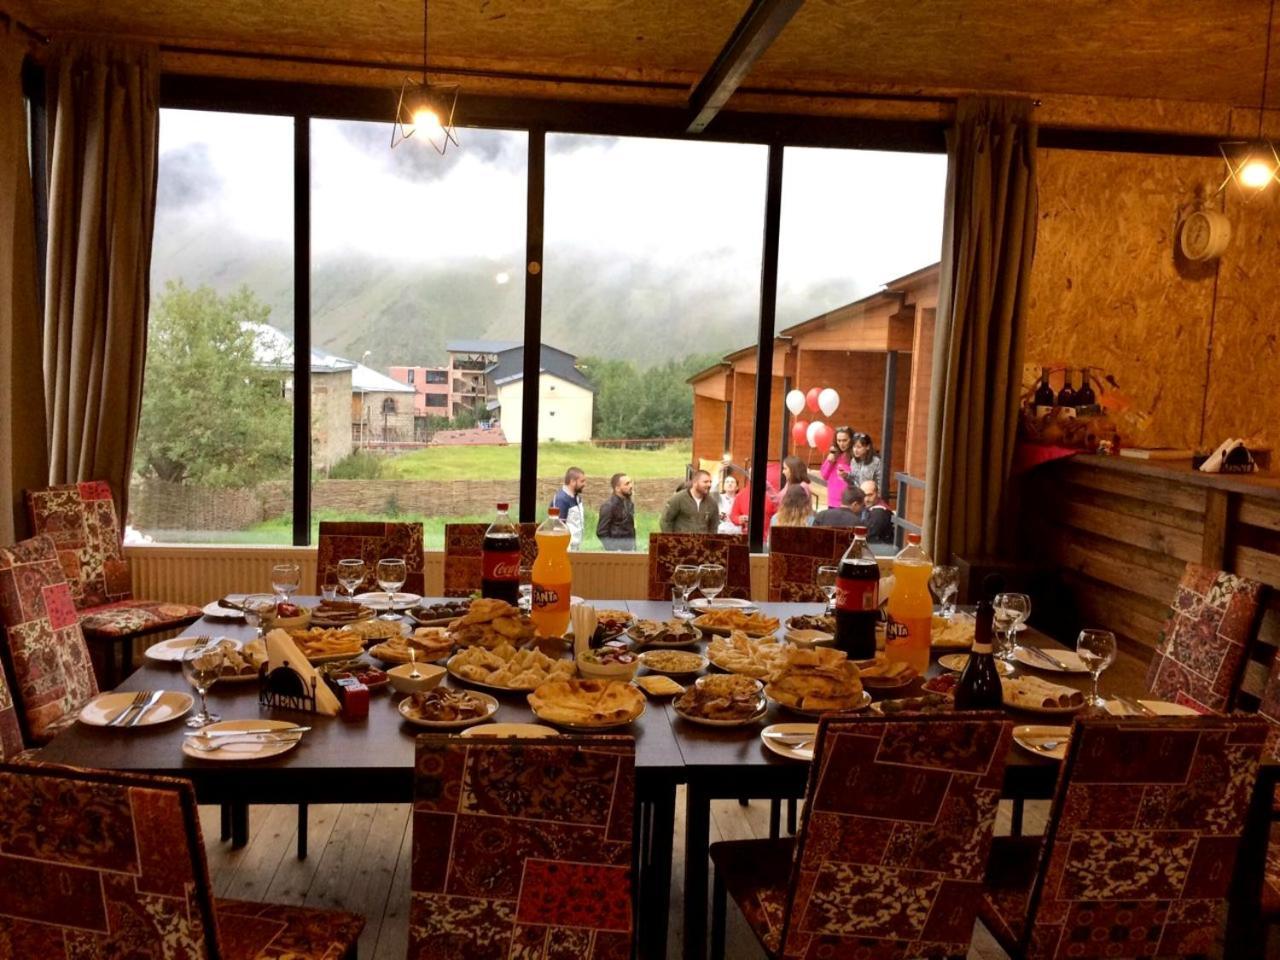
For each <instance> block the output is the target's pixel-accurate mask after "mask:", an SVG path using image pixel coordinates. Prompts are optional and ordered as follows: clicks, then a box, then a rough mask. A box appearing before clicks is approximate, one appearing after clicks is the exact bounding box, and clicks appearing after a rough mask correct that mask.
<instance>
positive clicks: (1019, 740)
mask: <svg viewBox="0 0 1280 960" xmlns="http://www.w3.org/2000/svg"><path fill="white" fill-rule="evenodd" d="M1070 736H1071V728H1070V727H1042V726H1038V725H1036V724H1024V725H1022V726H1018V727H1014V728H1013V742H1014V743H1016V744H1017V745H1018V746H1020V747H1021V748H1022V749H1023V750H1026V751H1027V752H1028V753H1034V754H1035V755H1036V756H1037V757H1049V758H1052V759H1054V760H1065V759H1066V758H1067V740H1068V738H1070ZM1052 740H1056V741H1058V746H1057V747H1055V748H1054V749H1053V750H1037V749H1036V748H1035V747H1033V746H1032V744H1033V743H1045V742H1048V741H1052Z"/></svg>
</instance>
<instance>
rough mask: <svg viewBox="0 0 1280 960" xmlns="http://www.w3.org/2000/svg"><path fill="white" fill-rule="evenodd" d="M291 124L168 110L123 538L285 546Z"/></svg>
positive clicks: (289, 448) (289, 497) (289, 452)
mask: <svg viewBox="0 0 1280 960" xmlns="http://www.w3.org/2000/svg"><path fill="white" fill-rule="evenodd" d="M292 328H293V120H292V119H291V118H288V117H262V116H243V115H238V114H228V113H205V112H200V111H184V110H162V111H161V116H160V167H159V183H158V188H157V197H156V219H155V241H154V247H153V252H152V261H151V313H150V316H149V318H148V330H147V364H146V373H145V378H144V380H143V393H142V421H141V424H140V426H139V429H138V441H137V448H136V451H135V454H134V478H133V482H132V484H131V489H130V497H129V524H130V526H131V527H133V528H134V530H133V531H130V532H129V534H128V536H129V537H130V538H137V537H139V536H144V537H150V538H152V539H154V540H157V541H179V542H181V541H187V542H202V541H203V542H217V543H288V542H290V540H291V538H292V529H291V525H292V503H293V492H292V491H293V488H292V480H291V477H292V469H293V440H292V433H293V411H292V406H291V388H292V384H291V376H290V372H291V369H292V364H293V354H292V340H291V336H290V335H291V331H292Z"/></svg>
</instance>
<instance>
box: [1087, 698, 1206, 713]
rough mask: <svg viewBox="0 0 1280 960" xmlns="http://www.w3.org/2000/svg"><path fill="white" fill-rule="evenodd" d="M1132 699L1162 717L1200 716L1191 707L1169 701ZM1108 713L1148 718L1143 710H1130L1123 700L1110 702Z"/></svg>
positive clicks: (1108, 702) (1108, 703)
mask: <svg viewBox="0 0 1280 960" xmlns="http://www.w3.org/2000/svg"><path fill="white" fill-rule="evenodd" d="M1131 699H1134V702H1135V703H1140V704H1142V705H1143V706H1144V707H1146V708H1147V709H1148V710H1150V711H1151V712H1152V713H1154V714H1156V715H1157V716H1161V717H1197V716H1199V715H1200V714H1199V713H1198V712H1197V711H1195V710H1192V709H1191V708H1190V707H1185V706H1183V705H1182V704H1180V703H1171V702H1169V701H1168V700H1137V699H1135V698H1131ZM1107 713H1109V714H1111V715H1112V716H1113V717H1145V716H1146V714H1145V713H1143V712H1142V711H1141V710H1132V709H1130V707H1129V706H1128V705H1127V704H1126V703H1124V702H1123V701H1121V700H1108V701H1107Z"/></svg>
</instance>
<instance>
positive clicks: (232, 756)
mask: <svg viewBox="0 0 1280 960" xmlns="http://www.w3.org/2000/svg"><path fill="white" fill-rule="evenodd" d="M296 726H297V723H296V722H295V721H290V720H223V721H222V722H220V723H211V724H209V725H208V726H207V727H204V728H202V729H201V730H200V731H199V733H193V734H192V735H191V736H189V737H183V738H182V752H183V753H185V754H186V755H187V756H188V757H195V758H196V759H197V760H265V759H267V758H268V757H276V756H279V755H280V754H282V753H286V752H288V751H289V750H292V749H293V748H294V747H296V746H297V745H298V741H299V740H301V739H302V735H301V734H283V733H282V734H272V733H270V732H269V731H271V730H289V729H291V728H293V727H296ZM236 730H244V731H245V734H244V738H243V739H240V738H237V737H223V736H219V737H207V738H202V737H201V734H204V733H225V732H234V731H236ZM249 731H254V732H249ZM257 731H268V732H262V733H259V732H257ZM192 741H198V742H200V743H204V744H209V745H212V744H218V747H217V749H215V750H208V749H204V750H202V749H200V747H197V746H195V745H194V744H193V743H192Z"/></svg>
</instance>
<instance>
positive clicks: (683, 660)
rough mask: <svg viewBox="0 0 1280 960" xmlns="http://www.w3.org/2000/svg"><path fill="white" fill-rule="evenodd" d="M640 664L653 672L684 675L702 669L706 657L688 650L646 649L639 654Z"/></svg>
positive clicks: (705, 664) (705, 662) (704, 665)
mask: <svg viewBox="0 0 1280 960" xmlns="http://www.w3.org/2000/svg"><path fill="white" fill-rule="evenodd" d="M640 665H641V666H642V667H644V668H645V669H646V670H651V671H653V672H654V673H665V674H671V675H674V676H685V675H687V674H691V673H698V672H699V671H701V670H704V669H705V668H706V666H707V658H706V657H704V656H703V655H702V654H700V653H693V652H692V651H690V650H646V651H645V652H644V653H642V654H640Z"/></svg>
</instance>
